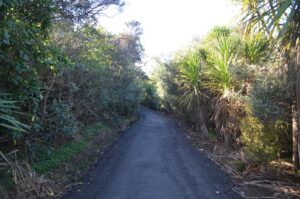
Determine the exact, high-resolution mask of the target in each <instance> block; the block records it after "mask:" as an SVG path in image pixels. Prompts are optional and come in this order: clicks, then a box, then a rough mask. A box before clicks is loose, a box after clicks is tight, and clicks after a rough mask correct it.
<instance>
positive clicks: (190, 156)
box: [63, 109, 239, 199]
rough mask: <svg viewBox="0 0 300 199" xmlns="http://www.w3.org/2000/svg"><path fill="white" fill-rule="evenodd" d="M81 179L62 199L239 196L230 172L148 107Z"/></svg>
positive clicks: (151, 198) (172, 124)
mask: <svg viewBox="0 0 300 199" xmlns="http://www.w3.org/2000/svg"><path fill="white" fill-rule="evenodd" d="M82 182H83V184H82V185H77V186H75V187H73V189H72V190H71V191H70V192H69V193H68V194H67V195H65V196H64V197H63V199H98V198H99V199H202V198H203V199H204V198H211V199H218V198H228V199H234V198H239V197H238V196H237V195H236V194H235V193H234V192H233V191H232V187H233V184H232V182H231V180H230V178H229V176H227V174H226V173H224V172H223V171H222V170H221V169H220V168H218V167H217V166H216V165H215V164H214V163H213V162H212V161H210V160H209V159H208V158H207V157H205V155H204V154H202V153H201V152H199V151H197V150H195V149H194V148H193V147H192V146H191V145H190V144H189V143H188V142H187V140H186V139H185V137H184V134H183V133H182V132H180V130H179V129H178V128H177V127H176V124H175V122H174V121H173V120H172V119H169V118H168V117H165V116H163V115H161V114H159V113H157V112H154V111H150V110H147V109H142V110H141V113H140V120H139V121H138V122H136V123H135V124H134V125H133V126H132V127H131V128H130V129H129V130H127V131H126V132H124V134H123V135H122V136H121V138H120V139H119V140H118V141H117V142H116V143H115V144H114V146H113V147H112V148H111V150H109V152H107V153H106V154H105V156H103V157H102V158H101V159H100V160H99V162H98V163H97V164H96V166H95V168H93V169H91V170H90V171H89V173H88V174H87V175H86V176H85V177H84V179H82Z"/></svg>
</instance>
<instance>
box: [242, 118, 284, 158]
mask: <svg viewBox="0 0 300 199" xmlns="http://www.w3.org/2000/svg"><path fill="white" fill-rule="evenodd" d="M240 128H241V133H242V136H241V140H242V142H243V143H244V144H245V147H244V151H245V154H246V159H248V160H249V161H253V162H256V163H262V162H268V161H270V160H273V159H274V158H276V157H278V156H279V154H280V153H281V152H283V151H282V150H283V148H282V139H283V138H284V137H283V136H282V134H283V133H282V130H285V128H288V126H287V125H286V124H285V123H284V122H282V121H279V120H278V121H276V123H275V125H272V124H271V125H270V124H263V123H262V122H261V121H259V120H258V119H257V118H254V117H252V116H248V117H246V118H244V119H243V120H242V122H241V127H240Z"/></svg>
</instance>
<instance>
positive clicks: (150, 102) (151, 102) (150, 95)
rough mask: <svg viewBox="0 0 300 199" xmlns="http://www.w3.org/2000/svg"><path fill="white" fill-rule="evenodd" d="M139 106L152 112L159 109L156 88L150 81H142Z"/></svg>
mask: <svg viewBox="0 0 300 199" xmlns="http://www.w3.org/2000/svg"><path fill="white" fill-rule="evenodd" d="M141 104H142V105H143V106H146V107H148V108H150V109H153V110H159V109H160V99H159V96H158V94H157V88H156V86H155V85H154V84H153V83H152V82H150V81H144V83H143V95H142V101H141Z"/></svg>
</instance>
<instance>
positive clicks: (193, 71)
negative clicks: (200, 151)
mask: <svg viewBox="0 0 300 199" xmlns="http://www.w3.org/2000/svg"><path fill="white" fill-rule="evenodd" d="M205 64H206V52H205V51H204V50H203V49H196V50H193V51H191V52H188V54H187V55H186V56H185V57H183V59H182V60H181V62H180V64H179V68H178V70H179V78H178V79H179V83H180V84H181V86H182V89H183V90H184V95H183V96H182V98H181V103H183V104H184V105H185V106H186V107H187V109H191V108H195V107H196V110H194V111H196V112H197V113H196V115H197V116H196V117H198V119H197V120H199V121H198V122H199V126H200V127H199V129H200V130H201V133H202V134H203V135H205V136H207V135H208V130H207V128H206V125H205V118H204V113H203V108H202V107H203V105H202V102H203V98H204V94H203V93H202V92H201V88H203V87H204V86H203V68H204V66H205Z"/></svg>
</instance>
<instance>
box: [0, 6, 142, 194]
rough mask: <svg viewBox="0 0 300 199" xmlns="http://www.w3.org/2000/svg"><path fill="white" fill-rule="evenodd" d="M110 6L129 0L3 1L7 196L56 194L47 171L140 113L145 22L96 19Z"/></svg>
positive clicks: (0, 78) (1, 114) (0, 124)
mask: <svg viewBox="0 0 300 199" xmlns="http://www.w3.org/2000/svg"><path fill="white" fill-rule="evenodd" d="M110 6H114V7H116V8H118V9H121V8H122V6H124V2H122V1H119V0H109V1H106V0H100V1H99V0H98V1H90V0H86V1H85V0H84V1H60V0H32V1H26V0H15V1H10V0H7V1H6V0H4V1H0V27H1V28H0V66H1V70H0V132H1V133H0V152H1V153H0V154H1V156H0V169H1V170H0V193H1V194H0V198H5V197H7V193H11V194H12V197H15V196H17V195H18V196H22V197H28V198H34V197H50V195H52V194H53V193H52V192H51V191H49V190H48V189H47V188H43V184H45V183H44V182H46V181H47V180H44V178H42V177H41V176H40V174H47V173H49V172H51V171H52V170H53V169H57V168H59V167H61V166H62V165H63V164H64V163H65V162H67V161H69V160H72V159H73V158H74V157H75V156H76V155H78V154H79V153H80V152H81V151H83V150H85V148H86V147H87V146H89V145H90V143H91V142H92V141H93V140H95V139H97V137H99V136H100V138H99V139H100V140H102V142H101V143H100V144H99V143H98V144H99V146H100V145H105V144H106V142H111V139H110V138H112V137H115V136H116V132H117V131H119V130H121V129H122V128H123V126H124V124H125V123H128V122H127V121H128V120H130V119H131V118H134V116H135V114H136V111H137V109H138V107H139V104H140V101H141V98H142V95H143V94H142V93H143V92H144V90H143V88H142V85H143V82H144V81H146V79H145V77H146V76H145V75H144V73H143V72H142V71H141V69H140V68H139V67H138V66H137V65H138V63H140V62H141V58H142V55H143V47H142V45H141V43H140V35H141V34H142V29H141V27H140V23H139V22H137V21H131V22H128V24H127V30H126V31H124V33H120V34H118V35H115V34H111V33H109V32H107V31H106V30H104V29H103V28H101V27H96V22H97V17H98V16H99V14H101V13H102V11H103V10H105V9H106V8H108V7H110ZM94 124H98V125H96V126H94V127H93V128H94V129H96V130H95V131H93V132H91V131H92V130H91V129H90V130H89V127H90V126H91V125H94ZM107 129H111V130H109V131H108V130H107ZM107 132H111V133H107ZM101 136H102V137H101ZM107 137H108V138H109V139H108V140H110V141H107ZM93 149H94V148H93ZM93 149H91V150H93ZM29 165H31V166H32V168H33V169H34V170H35V172H37V173H35V172H34V171H33V170H32V169H31V166H29ZM4 187H5V188H4ZM46 187H47V186H46ZM5 189H6V191H5ZM5 195H6V196H5Z"/></svg>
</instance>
